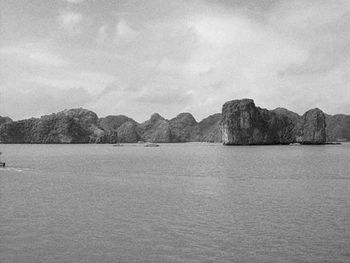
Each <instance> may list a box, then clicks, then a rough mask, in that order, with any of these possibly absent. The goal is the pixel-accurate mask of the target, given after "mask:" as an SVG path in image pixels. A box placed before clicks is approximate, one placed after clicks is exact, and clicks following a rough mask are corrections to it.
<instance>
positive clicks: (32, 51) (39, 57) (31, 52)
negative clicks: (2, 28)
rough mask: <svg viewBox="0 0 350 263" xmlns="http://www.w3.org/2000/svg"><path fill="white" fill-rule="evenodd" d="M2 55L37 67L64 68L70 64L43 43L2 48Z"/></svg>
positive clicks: (0, 49) (0, 53) (0, 51)
mask: <svg viewBox="0 0 350 263" xmlns="http://www.w3.org/2000/svg"><path fill="white" fill-rule="evenodd" d="M0 55H1V56H5V57H9V58H11V59H13V58H15V59H17V60H20V61H24V62H27V63H31V64H35V65H46V66H55V67H62V66H66V65H68V64H69V63H70V62H69V61H68V60H67V59H63V58H61V57H60V56H59V55H56V54H54V53H53V52H52V51H51V50H50V49H49V48H48V47H47V46H46V45H43V44H41V43H26V44H22V45H17V46H7V47H2V48H0Z"/></svg>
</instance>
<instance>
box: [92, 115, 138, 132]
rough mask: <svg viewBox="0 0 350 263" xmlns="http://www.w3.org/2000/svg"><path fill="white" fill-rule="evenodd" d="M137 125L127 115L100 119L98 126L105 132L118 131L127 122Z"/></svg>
mask: <svg viewBox="0 0 350 263" xmlns="http://www.w3.org/2000/svg"><path fill="white" fill-rule="evenodd" d="M128 121H129V122H133V123H136V121H134V120H133V119H131V118H129V117H127V116H125V115H108V116H106V117H104V118H100V119H98V125H99V127H101V128H102V129H103V130H105V131H116V130H117V129H118V128H119V127H120V126H121V125H122V124H124V123H125V122H128Z"/></svg>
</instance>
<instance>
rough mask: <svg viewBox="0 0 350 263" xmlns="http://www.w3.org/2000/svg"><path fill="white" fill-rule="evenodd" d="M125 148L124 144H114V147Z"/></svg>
mask: <svg viewBox="0 0 350 263" xmlns="http://www.w3.org/2000/svg"><path fill="white" fill-rule="evenodd" d="M122 146H124V145H123V144H120V143H117V144H113V147H122Z"/></svg>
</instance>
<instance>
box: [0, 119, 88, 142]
mask: <svg viewBox="0 0 350 263" xmlns="http://www.w3.org/2000/svg"><path fill="white" fill-rule="evenodd" d="M0 141H1V142H2V143H78V142H81V143H87V142H89V134H88V132H87V131H86V130H84V129H83V128H82V127H80V126H79V124H77V123H76V122H75V121H74V119H72V118H69V117H68V116H57V115H56V114H52V115H48V116H43V117H42V118H40V119H34V118H33V119H27V120H21V121H14V122H10V123H5V124H3V125H2V126H1V128H0Z"/></svg>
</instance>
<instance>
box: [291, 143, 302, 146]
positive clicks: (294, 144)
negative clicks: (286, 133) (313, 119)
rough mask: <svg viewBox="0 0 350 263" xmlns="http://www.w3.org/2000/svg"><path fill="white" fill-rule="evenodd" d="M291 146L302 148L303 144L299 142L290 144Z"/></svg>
mask: <svg viewBox="0 0 350 263" xmlns="http://www.w3.org/2000/svg"><path fill="white" fill-rule="evenodd" d="M289 145H290V146H301V143H299V142H294V143H290V144H289Z"/></svg>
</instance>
